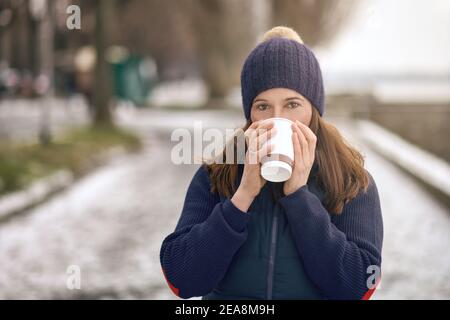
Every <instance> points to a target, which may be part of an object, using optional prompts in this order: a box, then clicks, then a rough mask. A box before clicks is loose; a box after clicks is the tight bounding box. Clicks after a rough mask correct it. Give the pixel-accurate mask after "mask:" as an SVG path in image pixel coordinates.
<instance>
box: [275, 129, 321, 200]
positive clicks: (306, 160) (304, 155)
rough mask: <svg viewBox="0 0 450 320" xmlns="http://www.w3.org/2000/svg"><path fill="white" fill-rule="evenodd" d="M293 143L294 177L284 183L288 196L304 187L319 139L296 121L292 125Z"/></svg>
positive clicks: (284, 190)
mask: <svg viewBox="0 0 450 320" xmlns="http://www.w3.org/2000/svg"><path fill="white" fill-rule="evenodd" d="M292 131H293V132H292V142H293V143H294V168H293V170H292V175H291V177H290V178H289V180H287V181H286V182H285V183H284V186H283V192H284V194H285V195H286V196H288V195H290V194H291V193H294V192H295V191H297V190H298V189H300V188H301V187H302V186H304V185H305V184H306V183H307V181H308V177H309V173H310V172H311V168H312V166H313V164H314V155H315V151H316V142H317V137H316V135H315V134H314V133H313V132H312V131H311V129H310V128H309V127H308V126H306V125H304V124H303V123H301V122H300V121H296V122H295V123H294V124H292Z"/></svg>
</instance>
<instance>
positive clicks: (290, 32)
mask: <svg viewBox="0 0 450 320" xmlns="http://www.w3.org/2000/svg"><path fill="white" fill-rule="evenodd" d="M273 38H285V39H289V40H294V41H297V42H299V43H301V44H303V40H302V38H300V36H299V35H298V33H297V32H295V30H294V29H291V28H289V27H284V26H278V27H273V28H272V29H270V30H269V31H267V32H266V33H264V35H263V37H262V42H264V41H266V40H270V39H273Z"/></svg>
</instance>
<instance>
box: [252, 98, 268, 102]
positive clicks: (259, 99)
mask: <svg viewBox="0 0 450 320" xmlns="http://www.w3.org/2000/svg"><path fill="white" fill-rule="evenodd" d="M258 101H265V102H267V100H265V99H261V98H258V99H255V100H254V101H253V103H255V102H258Z"/></svg>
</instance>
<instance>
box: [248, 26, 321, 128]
mask: <svg viewBox="0 0 450 320" xmlns="http://www.w3.org/2000/svg"><path fill="white" fill-rule="evenodd" d="M271 88H288V89H292V90H295V91H297V92H298V93H300V94H301V95H302V96H304V97H306V98H307V99H308V100H309V101H310V102H311V104H312V105H313V107H315V108H316V109H317V110H318V111H319V114H320V115H321V116H322V115H323V113H324V99H325V98H324V96H325V94H324V88H323V80H322V72H321V70H320V66H319V62H318V61H317V59H316V57H315V55H314V53H313V52H312V51H311V49H309V48H308V47H307V46H306V45H305V44H303V42H302V40H301V39H300V37H299V36H298V34H297V33H296V32H295V31H294V30H292V29H290V28H287V27H275V28H273V29H271V30H269V31H268V32H267V33H266V34H265V36H264V38H263V42H262V43H260V44H259V45H258V46H257V47H256V48H254V49H253V50H252V51H251V52H250V54H249V55H248V57H247V59H246V60H245V63H244V66H243V67H242V72H241V90H242V102H243V107H244V113H245V117H246V118H247V119H249V118H250V109H251V106H252V102H253V99H254V98H255V97H256V96H257V95H258V94H259V93H261V92H263V91H265V90H268V89H271Z"/></svg>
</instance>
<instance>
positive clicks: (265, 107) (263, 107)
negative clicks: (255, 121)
mask: <svg viewBox="0 0 450 320" xmlns="http://www.w3.org/2000/svg"><path fill="white" fill-rule="evenodd" d="M268 107H269V106H268V105H267V104H260V105H258V106H257V107H256V108H257V109H258V110H260V111H264V110H266V109H267V108H268Z"/></svg>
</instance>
